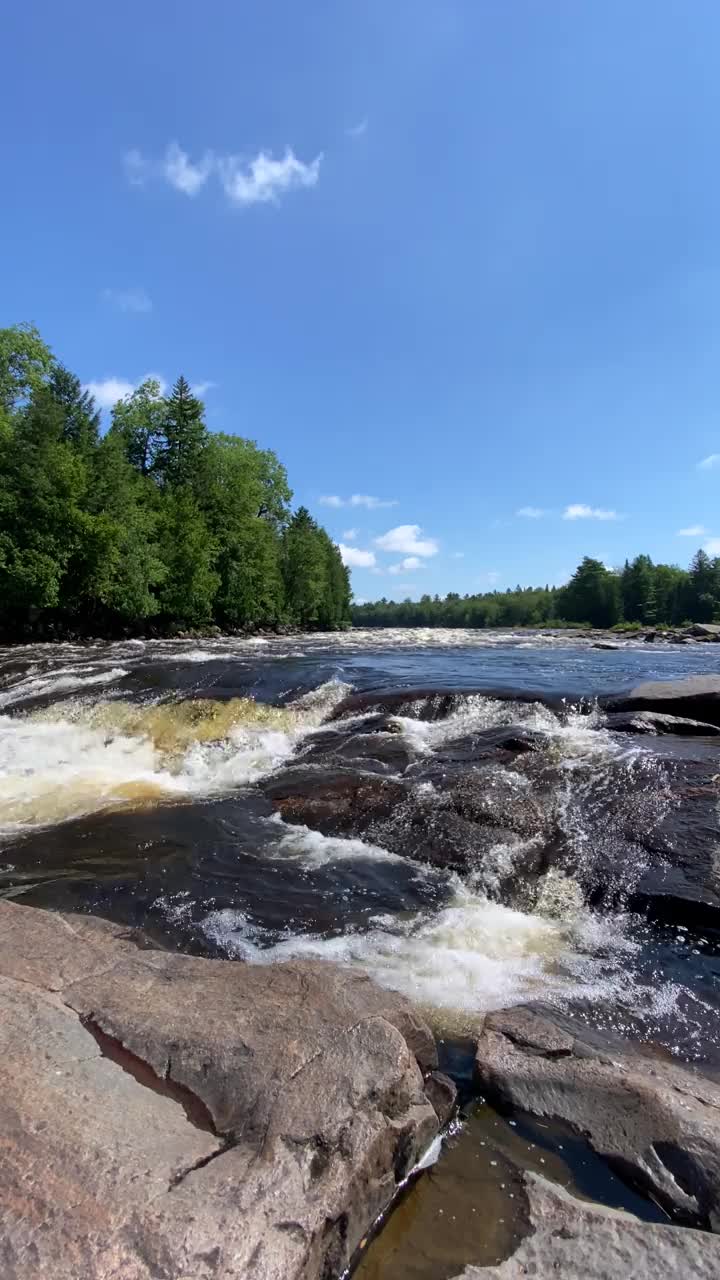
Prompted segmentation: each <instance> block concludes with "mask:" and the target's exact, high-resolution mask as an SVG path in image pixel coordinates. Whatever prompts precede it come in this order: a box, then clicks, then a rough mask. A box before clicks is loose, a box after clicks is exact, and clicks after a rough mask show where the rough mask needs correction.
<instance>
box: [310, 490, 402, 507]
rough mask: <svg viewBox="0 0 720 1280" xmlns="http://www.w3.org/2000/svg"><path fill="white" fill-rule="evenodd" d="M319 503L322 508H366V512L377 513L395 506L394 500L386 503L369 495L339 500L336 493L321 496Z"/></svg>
mask: <svg viewBox="0 0 720 1280" xmlns="http://www.w3.org/2000/svg"><path fill="white" fill-rule="evenodd" d="M319 502H320V505H321V506H323V507H336V508H337V507H366V508H367V510H368V511H377V510H379V508H380V507H396V506H397V499H396V498H391V499H390V500H389V501H387V500H385V499H383V498H374V497H373V496H372V494H369V493H353V494H351V496H350V497H349V498H340V497H338V495H337V494H336V493H327V494H323V496H322V497H321V498H320V499H319Z"/></svg>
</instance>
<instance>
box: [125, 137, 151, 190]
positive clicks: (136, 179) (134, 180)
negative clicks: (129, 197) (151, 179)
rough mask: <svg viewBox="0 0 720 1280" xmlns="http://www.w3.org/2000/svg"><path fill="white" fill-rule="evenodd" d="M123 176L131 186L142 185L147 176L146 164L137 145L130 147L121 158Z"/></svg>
mask: <svg viewBox="0 0 720 1280" xmlns="http://www.w3.org/2000/svg"><path fill="white" fill-rule="evenodd" d="M122 162H123V169H124V170H125V177H126V178H127V180H128V182H129V183H130V185H131V186H132V187H142V186H143V184H144V182H145V180H146V179H147V176H148V164H147V161H146V159H145V157H144V155H143V154H142V152H141V151H138V149H137V147H131V149H130V150H129V151H126V152H125V154H124V155H123V158H122Z"/></svg>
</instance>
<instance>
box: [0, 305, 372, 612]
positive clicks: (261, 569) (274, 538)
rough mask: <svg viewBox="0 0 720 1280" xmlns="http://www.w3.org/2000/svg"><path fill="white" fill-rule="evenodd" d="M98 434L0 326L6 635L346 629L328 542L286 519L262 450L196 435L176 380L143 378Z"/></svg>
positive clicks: (13, 332)
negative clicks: (164, 389) (165, 389)
mask: <svg viewBox="0 0 720 1280" xmlns="http://www.w3.org/2000/svg"><path fill="white" fill-rule="evenodd" d="M106 425H107V430H103V429H102V424H101V417H100V413H99V412H98V409H97V407H96V405H95V403H94V401H93V399H92V397H91V396H90V395H89V394H88V392H87V391H85V390H84V389H83V387H82V386H81V383H80V381H79V379H78V378H77V377H75V375H74V374H72V373H71V372H69V371H68V370H67V369H66V368H64V367H63V365H62V364H60V363H59V362H58V361H57V360H56V359H55V357H54V356H53V354H52V353H51V351H50V350H49V348H48V347H47V345H46V344H45V343H44V342H43V340H42V338H41V336H40V334H39V333H38V332H37V330H36V329H35V328H33V327H32V326H29V325H17V326H14V327H12V328H8V329H0V630H1V631H2V632H3V633H4V634H5V635H6V636H10V637H16V636H17V637H20V636H24V635H41V636H42V635H63V634H68V633H72V632H73V631H82V632H86V633H87V632H90V633H98V634H99V633H105V634H115V633H118V634H123V633H125V634H127V633H131V632H138V631H142V632H150V633H152V632H155V631H156V632H158V633H167V632H172V631H173V630H177V629H178V628H180V627H206V626H208V625H210V624H215V625H217V626H220V627H222V628H224V629H228V630H233V629H235V628H260V627H268V628H271V627H278V626H282V625H289V626H297V627H303V628H322V629H332V628H337V627H342V626H344V625H346V624H347V623H348V621H349V605H350V587H349V581H348V573H347V570H346V568H345V566H344V565H343V563H342V560H341V558H340V552H339V551H338V549H337V547H336V546H335V544H334V542H332V540H331V539H330V537H329V536H328V534H327V533H326V532H325V530H324V529H322V528H321V527H320V526H319V525H318V524H317V523H316V522H315V520H313V519H312V517H311V516H310V514H309V513H308V511H307V510H306V509H305V508H304V507H301V508H300V509H299V510H297V511H295V513H294V514H293V513H292V511H291V507H290V501H291V497H292V494H291V491H290V489H289V487H288V481H287V476H286V473H285V469H284V468H283V466H282V465H281V463H280V462H279V461H278V459H277V457H276V455H275V454H274V453H273V452H272V451H270V450H268V449H260V448H258V446H257V445H256V444H255V443H254V442H253V441H252V440H246V439H243V438H241V437H240V436H236V435H222V434H219V433H212V432H209V431H208V430H207V427H206V425H205V421H204V408H203V404H202V402H201V401H200V400H199V399H198V398H197V397H196V396H194V395H193V393H192V390H191V388H190V386H189V385H188V383H187V381H186V380H185V378H183V377H179V378H178V379H177V382H176V383H175V385H174V387H173V388H172V392H171V393H170V394H169V395H167V396H165V395H162V394H161V388H160V386H159V384H158V383H157V382H155V381H153V380H148V381H146V382H144V383H143V384H142V385H141V386H139V387H138V388H137V389H136V390H135V391H134V392H133V393H132V394H131V395H128V396H126V397H125V398H124V399H121V400H119V401H118V403H117V404H116V405H115V407H114V408H113V410H112V413H111V418H110V421H109V424H106Z"/></svg>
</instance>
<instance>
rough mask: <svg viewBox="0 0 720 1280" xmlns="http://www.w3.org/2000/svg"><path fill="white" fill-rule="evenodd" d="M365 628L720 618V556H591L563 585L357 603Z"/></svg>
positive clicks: (355, 616) (675, 622)
mask: <svg viewBox="0 0 720 1280" xmlns="http://www.w3.org/2000/svg"><path fill="white" fill-rule="evenodd" d="M352 620H353V623H354V625H355V626H358V627H551V626H568V625H577V626H593V627H614V626H622V625H623V624H625V625H627V626H630V627H632V626H646V627H653V626H662V625H666V626H681V625H682V624H683V623H685V622H688V623H690V622H712V621H718V620H720V558H717V557H716V558H711V557H710V556H708V555H707V553H706V552H705V551H698V552H697V554H696V555H695V556H694V557H693V559H692V562H691V564H690V567H689V569H680V568H678V566H677V565H670V564H654V563H653V561H652V560H651V559H650V556H646V555H640V556H636V558H635V559H634V560H632V561H626V562H625V564H624V566H623V568H622V569H609V568H608V567H607V566H606V565H604V564H603V563H602V562H601V561H600V560H593V559H591V558H590V557H589V556H586V557H585V558H584V559H583V560H582V562H581V563H580V564H579V565H578V567H577V569H576V570H575V572H574V574H573V575H572V577H571V579H570V581H569V582H568V583H567V584H566V585H565V586H563V587H550V586H544V587H515V589H514V590H508V591H489V592H484V593H481V594H479V595H465V596H461V595H458V594H457V593H456V592H451V593H450V594H449V595H447V596H445V598H444V599H440V597H439V596H429V595H425V596H422V598H421V599H420V600H418V601H411V600H404V601H401V602H396V601H393V600H385V599H383V600H378V601H375V602H374V603H368V604H362V605H360V604H357V605H354V606H353V609H352Z"/></svg>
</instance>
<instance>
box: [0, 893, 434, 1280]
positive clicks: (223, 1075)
mask: <svg viewBox="0 0 720 1280" xmlns="http://www.w3.org/2000/svg"><path fill="white" fill-rule="evenodd" d="M0 1047H1V1050H2V1051H1V1053H0V1084H1V1088H0V1116H1V1117H2V1125H1V1129H2V1134H3V1161H2V1164H1V1165H0V1205H2V1214H1V1217H0V1221H1V1226H0V1271H1V1273H2V1275H3V1280H5V1278H7V1280H30V1278H31V1277H32V1280H42V1278H44V1277H47V1278H48V1280H50V1277H52V1280H71V1278H72V1280H77V1277H78V1276H83V1277H89V1278H90V1280H93V1278H97V1280H105V1278H106V1277H107V1278H109V1277H113V1278H116V1277H120V1276H122V1277H123V1280H177V1278H178V1277H185V1276H187V1277H189V1276H192V1277H193V1280H210V1278H211V1277H223V1278H232V1277H243V1280H291V1278H292V1277H298V1278H299V1277H302V1280H311V1278H312V1277H323V1278H324V1280H330V1277H334V1276H336V1275H339V1274H340V1272H341V1271H342V1270H343V1268H344V1266H345V1265H346V1264H347V1261H348V1260H349V1258H350V1256H351V1254H352V1252H353V1249H354V1248H355V1246H356V1245H357V1243H358V1241H359V1240H360V1237H361V1236H362V1234H363V1232H364V1231H365V1230H367V1228H368V1226H369V1224H370V1222H371V1221H372V1220H373V1219H374V1218H375V1217H376V1215H377V1213H378V1212H380V1210H381V1209H383V1208H385V1207H386V1205H387V1203H388V1201H389V1200H390V1199H391V1197H392V1195H393V1193H394V1190H395V1188H396V1186H397V1184H398V1182H399V1181H400V1180H401V1179H402V1178H403V1177H404V1176H405V1174H406V1173H407V1172H408V1170H409V1169H410V1168H411V1167H412V1165H413V1163H414V1162H415V1161H416V1160H417V1158H418V1156H419V1155H420V1154H421V1153H422V1151H423V1150H424V1149H425V1148H426V1147H427V1145H428V1143H429V1142H430V1141H431V1140H432V1138H433V1137H434V1135H435V1134H436V1133H437V1130H438V1125H439V1121H438V1118H437V1114H436V1110H435V1107H437V1109H438V1110H439V1111H440V1113H441V1115H442V1116H443V1118H444V1117H445V1116H446V1115H447V1112H448V1107H449V1105H451V1102H450V1093H451V1091H452V1086H451V1085H450V1084H449V1082H448V1081H447V1080H445V1079H444V1078H443V1077H442V1076H440V1075H437V1074H435V1075H430V1077H429V1084H428V1091H427V1092H426V1088H425V1079H426V1077H427V1076H428V1073H431V1072H433V1070H434V1068H435V1065H436V1055H435V1045H434V1041H433V1039H432V1036H431V1035H430V1032H429V1031H428V1029H427V1027H426V1026H425V1024H424V1023H423V1021H422V1019H421V1018H419V1017H418V1016H417V1014H415V1013H414V1012H413V1011H412V1010H411V1009H410V1008H409V1007H408V1005H407V1004H406V1003H405V1002H404V1001H403V1000H402V999H401V998H400V997H396V996H395V995H393V994H392V993H388V992H384V991H381V990H379V989H378V988H376V987H375V986H374V985H373V984H372V983H371V982H370V981H369V980H367V979H365V978H363V977H362V976H360V975H357V974H352V973H350V972H348V971H343V970H339V969H335V968H333V967H332V966H329V965H322V964H320V965H318V964H314V963H310V962H303V963H300V962H298V963H292V964H280V965H276V966H268V967H257V968H253V967H249V966H245V965H242V964H233V963H231V962H227V961H212V960H200V959H196V958H193V957H190V956H183V955H179V954H170V953H166V952H160V951H155V950H152V949H148V948H146V947H145V946H144V944H143V940H142V938H139V937H138V936H137V935H136V934H133V933H130V932H128V931H124V930H123V929H122V928H120V927H118V926H115V925H110V924H107V923H105V922H102V921H96V920H93V919H90V918H82V917H70V918H66V917H62V916H59V915H51V914H48V913H45V912H42V911H36V910H33V909H31V908H25V907H21V906H17V905H14V904H11V903H0ZM433 1104H434V1105H433Z"/></svg>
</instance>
